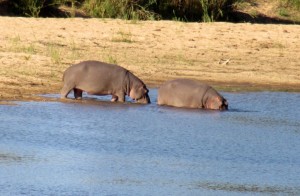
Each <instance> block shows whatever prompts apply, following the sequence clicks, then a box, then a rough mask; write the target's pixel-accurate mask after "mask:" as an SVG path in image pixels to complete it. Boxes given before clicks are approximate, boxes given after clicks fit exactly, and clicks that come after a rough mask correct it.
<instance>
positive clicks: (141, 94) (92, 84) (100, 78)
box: [61, 61, 150, 104]
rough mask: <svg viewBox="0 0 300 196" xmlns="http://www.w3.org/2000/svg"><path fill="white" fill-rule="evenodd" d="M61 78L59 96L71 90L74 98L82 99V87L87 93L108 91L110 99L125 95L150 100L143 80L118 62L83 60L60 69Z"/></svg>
mask: <svg viewBox="0 0 300 196" xmlns="http://www.w3.org/2000/svg"><path fill="white" fill-rule="evenodd" d="M63 82H64V85H63V88H62V90H61V98H63V99H64V98H67V96H68V94H69V93H70V91H71V90H73V91H74V97H75V98H76V99H82V92H83V91H85V92H87V93H88V94H91V95H112V99H111V101H113V102H117V101H119V102H124V101H125V96H126V95H127V96H130V97H131V98H132V99H133V100H135V101H136V102H137V103H143V104H147V103H150V98H149V95H148V92H149V90H148V89H147V87H146V85H145V84H144V83H143V81H141V80H140V79H139V78H138V77H136V76H135V75H133V74H132V73H131V72H130V71H128V70H126V69H124V68H123V67H120V66H118V65H112V64H107V63H103V62H99V61H84V62H81V63H79V64H75V65H72V66H70V67H69V68H68V69H67V70H66V71H65V72H64V76H63Z"/></svg>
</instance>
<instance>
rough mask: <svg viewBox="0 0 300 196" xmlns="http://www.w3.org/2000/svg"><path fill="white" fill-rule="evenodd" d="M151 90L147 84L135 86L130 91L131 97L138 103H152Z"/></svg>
mask: <svg viewBox="0 0 300 196" xmlns="http://www.w3.org/2000/svg"><path fill="white" fill-rule="evenodd" d="M148 92H149V90H148V89H147V87H146V85H145V84H141V85H135V86H133V87H132V88H131V89H130V92H129V96H130V97H131V98H132V99H133V100H135V101H136V102H137V103H143V104H147V103H150V98H149V95H148Z"/></svg>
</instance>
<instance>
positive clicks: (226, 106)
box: [219, 99, 228, 110]
mask: <svg viewBox="0 0 300 196" xmlns="http://www.w3.org/2000/svg"><path fill="white" fill-rule="evenodd" d="M219 110H228V102H227V100H226V99H223V100H222V105H221V106H220V107H219Z"/></svg>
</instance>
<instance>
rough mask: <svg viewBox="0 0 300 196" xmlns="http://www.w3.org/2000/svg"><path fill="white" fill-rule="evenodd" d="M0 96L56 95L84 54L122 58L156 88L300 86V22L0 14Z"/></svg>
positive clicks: (118, 60)
mask: <svg viewBox="0 0 300 196" xmlns="http://www.w3.org/2000/svg"><path fill="white" fill-rule="evenodd" d="M0 27H1V28H0V67H1V69H0V89H1V91H0V99H2V100H8V99H24V98H26V99H27V98H29V99H30V97H31V95H32V94H41V93H58V92H59V91H60V88H61V78H62V73H63V71H64V70H65V69H66V68H67V67H68V66H70V65H71V64H73V63H77V62H80V61H83V60H91V59H93V60H100V61H105V62H109V63H116V64H119V65H121V66H123V67H125V68H127V69H129V70H131V71H132V72H133V73H134V74H136V75H137V76H139V77H140V78H141V79H143V80H144V81H145V83H146V84H148V86H150V87H157V86H158V85H159V84H160V83H161V82H163V81H165V80H168V79H172V78H180V77H185V78H193V79H197V80H202V81H207V82H208V83H209V84H211V85H213V86H214V87H216V88H217V89H221V90H226V91H236V90H280V91H287V90H288V91H299V90H300V65H299V62H300V55H299V54H300V28H299V25H271V24H268V25H262V24H249V23H243V24H233V23H182V22H176V21H126V20H112V19H81V18H70V19H54V18H20V17H0Z"/></svg>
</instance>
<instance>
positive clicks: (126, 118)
mask: <svg viewBox="0 0 300 196" xmlns="http://www.w3.org/2000/svg"><path fill="white" fill-rule="evenodd" d="M156 93H157V91H156V89H151V91H150V98H151V100H152V103H151V104H150V105H139V104H132V103H126V104H115V103H110V102H108V101H104V102H103V101H99V100H95V97H92V98H88V99H85V100H84V101H76V102H70V103H66V102H59V101H57V102H16V103H17V106H8V105H0V195H300V110H299V101H300V94H299V93H281V92H255V93H222V94H223V95H224V97H226V98H227V100H228V101H229V104H230V105H229V111H227V112H219V111H207V110H194V109H192V110H189V109H180V108H172V107H163V106H157V105H156ZM46 96H47V97H58V96H59V95H46ZM99 99H103V98H99ZM108 99H109V98H107V97H105V98H104V100H108Z"/></svg>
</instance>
